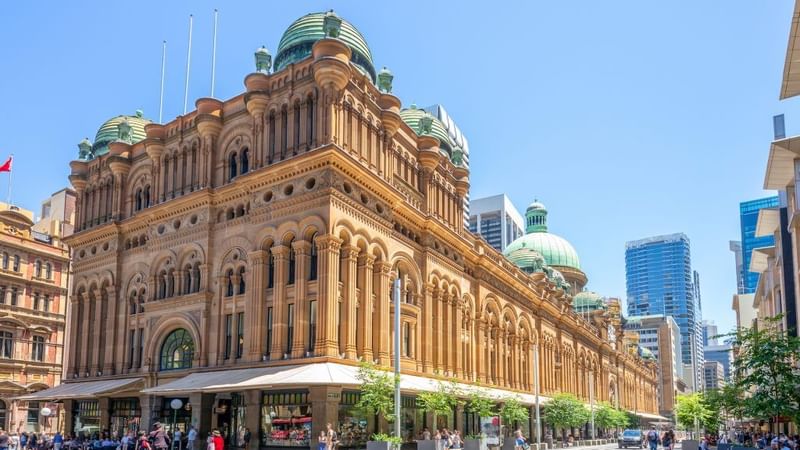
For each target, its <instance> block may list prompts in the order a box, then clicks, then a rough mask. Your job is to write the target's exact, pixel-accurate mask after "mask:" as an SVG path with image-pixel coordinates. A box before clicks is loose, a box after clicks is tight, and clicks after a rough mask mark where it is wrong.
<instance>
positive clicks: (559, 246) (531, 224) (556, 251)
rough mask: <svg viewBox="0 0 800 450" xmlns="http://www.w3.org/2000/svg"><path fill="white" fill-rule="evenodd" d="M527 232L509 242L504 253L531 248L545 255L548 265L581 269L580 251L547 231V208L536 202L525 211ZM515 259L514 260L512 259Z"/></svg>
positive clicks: (507, 255) (507, 254)
mask: <svg viewBox="0 0 800 450" xmlns="http://www.w3.org/2000/svg"><path fill="white" fill-rule="evenodd" d="M525 222H526V226H527V234H525V235H523V236H521V237H519V238H517V239H516V240H515V241H514V242H512V243H510V244H508V246H507V247H506V249H505V251H504V252H503V254H504V255H505V256H506V257H509V255H511V254H512V253H513V252H514V251H515V250H517V249H520V248H530V249H533V250H535V251H536V252H537V253H539V254H540V255H542V256H543V257H544V260H545V262H546V263H547V265H548V266H554V267H569V268H572V269H576V270H581V263H580V259H579V258H578V252H576V251H575V248H574V247H573V246H572V244H570V243H569V242H568V241H567V240H566V239H564V238H562V237H561V236H558V235H555V234H552V233H548V232H547V209H546V208H545V207H544V205H542V204H541V203H539V202H534V203H533V204H531V206H529V207H528V210H527V212H526V213H525ZM512 261H513V260H512Z"/></svg>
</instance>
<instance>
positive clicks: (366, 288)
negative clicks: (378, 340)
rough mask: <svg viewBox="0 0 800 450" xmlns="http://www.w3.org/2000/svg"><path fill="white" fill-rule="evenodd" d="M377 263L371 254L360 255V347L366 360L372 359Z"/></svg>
mask: <svg viewBox="0 0 800 450" xmlns="http://www.w3.org/2000/svg"><path fill="white" fill-rule="evenodd" d="M374 263H375V257H374V256H372V255H369V254H366V253H365V254H363V255H361V256H359V257H358V276H359V277H360V280H361V282H360V283H359V284H360V285H361V292H360V296H361V298H360V299H359V303H360V304H361V307H360V315H361V317H360V318H359V323H358V326H359V327H360V328H361V336H360V338H361V342H359V343H358V347H359V348H360V349H361V352H362V353H361V355H362V356H363V357H364V360H365V361H372V358H373V354H372V310H373V304H372V265H373V264H374Z"/></svg>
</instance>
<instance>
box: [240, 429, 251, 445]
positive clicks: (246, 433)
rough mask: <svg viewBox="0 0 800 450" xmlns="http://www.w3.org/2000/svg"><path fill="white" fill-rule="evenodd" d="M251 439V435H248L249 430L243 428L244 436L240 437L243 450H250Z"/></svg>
mask: <svg viewBox="0 0 800 450" xmlns="http://www.w3.org/2000/svg"><path fill="white" fill-rule="evenodd" d="M252 438H253V435H252V434H251V433H250V428H247V427H245V428H244V436H242V440H243V441H244V448H250V439H252Z"/></svg>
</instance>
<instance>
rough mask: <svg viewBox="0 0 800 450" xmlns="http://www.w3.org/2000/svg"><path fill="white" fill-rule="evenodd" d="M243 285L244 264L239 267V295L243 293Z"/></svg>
mask: <svg viewBox="0 0 800 450" xmlns="http://www.w3.org/2000/svg"><path fill="white" fill-rule="evenodd" d="M244 292H245V286H244V266H242V267H239V295H242V294H244Z"/></svg>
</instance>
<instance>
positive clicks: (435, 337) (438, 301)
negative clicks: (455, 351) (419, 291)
mask: <svg viewBox="0 0 800 450" xmlns="http://www.w3.org/2000/svg"><path fill="white" fill-rule="evenodd" d="M431 306H432V308H431V309H432V312H433V314H432V317H431V321H432V322H433V333H432V336H431V337H432V339H431V341H432V344H431V345H432V347H433V351H432V353H431V356H432V359H433V370H434V371H441V370H442V352H443V345H442V312H441V311H442V291H441V289H439V288H437V287H434V289H433V297H432V305H431Z"/></svg>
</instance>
